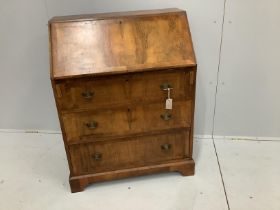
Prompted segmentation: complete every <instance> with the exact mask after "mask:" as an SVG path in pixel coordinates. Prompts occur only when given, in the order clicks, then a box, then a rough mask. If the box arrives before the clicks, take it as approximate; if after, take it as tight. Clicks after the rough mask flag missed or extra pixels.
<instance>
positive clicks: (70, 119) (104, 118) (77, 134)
mask: <svg viewBox="0 0 280 210" xmlns="http://www.w3.org/2000/svg"><path fill="white" fill-rule="evenodd" d="M62 120H63V124H64V129H65V132H66V137H67V140H68V141H70V142H71V141H79V140H80V139H81V138H86V137H87V136H95V137H102V136H104V137H106V136H117V135H125V134H127V133H128V132H129V124H128V115H127V109H114V110H103V111H88V112H81V113H70V114H63V115H62Z"/></svg>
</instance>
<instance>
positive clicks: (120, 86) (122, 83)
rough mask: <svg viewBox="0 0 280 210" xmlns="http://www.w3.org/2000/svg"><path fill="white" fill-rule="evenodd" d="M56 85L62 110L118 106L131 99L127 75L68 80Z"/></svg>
mask: <svg viewBox="0 0 280 210" xmlns="http://www.w3.org/2000/svg"><path fill="white" fill-rule="evenodd" d="M55 87H56V92H57V102H58V105H59V107H60V108H61V109H62V110H71V109H92V108H98V107H104V106H106V105H111V106H116V105H118V104H124V103H126V102H127V101H128V99H129V98H128V97H129V95H128V80H127V77H125V76H116V77H109V78H81V79H74V80H67V81H62V82H61V83H58V84H56V85H55Z"/></svg>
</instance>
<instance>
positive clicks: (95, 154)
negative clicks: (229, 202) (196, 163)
mask: <svg viewBox="0 0 280 210" xmlns="http://www.w3.org/2000/svg"><path fill="white" fill-rule="evenodd" d="M69 152H70V157H71V161H72V166H73V173H74V174H75V175H81V174H87V173H97V172H103V171H110V170H117V169H125V168H133V167H139V166H144V165H151V164H153V163H160V162H164V161H171V160H175V159H181V158H184V157H189V155H190V154H189V132H188V131H181V132H177V133H169V134H164V135H163V134H161V135H154V136H142V137H137V138H134V139H127V140H123V141H117V142H109V143H108V142H103V143H87V144H78V145H72V146H70V147H69Z"/></svg>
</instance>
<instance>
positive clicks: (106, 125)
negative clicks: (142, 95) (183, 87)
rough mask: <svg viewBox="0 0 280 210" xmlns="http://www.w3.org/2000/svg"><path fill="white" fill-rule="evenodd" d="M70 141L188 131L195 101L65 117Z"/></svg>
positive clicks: (71, 114)
mask: <svg viewBox="0 0 280 210" xmlns="http://www.w3.org/2000/svg"><path fill="white" fill-rule="evenodd" d="M62 119H63V124H64V128H65V131H66V136H67V140H68V141H69V142H74V141H81V140H87V139H88V138H91V137H95V139H100V138H106V137H107V138H108V137H114V136H121V135H129V134H135V133H143V132H153V131H161V130H167V129H172V128H182V127H185V128H188V127H190V124H191V101H190V100H188V101H181V102H175V103H174V104H173V109H172V110H166V109H165V106H164V103H156V104H150V105H142V106H135V107H131V108H122V109H111V110H101V111H87V112H79V113H68V114H63V115H62Z"/></svg>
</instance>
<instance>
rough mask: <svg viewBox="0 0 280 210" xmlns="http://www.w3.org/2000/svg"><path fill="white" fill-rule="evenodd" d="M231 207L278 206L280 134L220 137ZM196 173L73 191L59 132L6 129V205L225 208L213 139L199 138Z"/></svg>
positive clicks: (0, 208) (22, 208)
mask: <svg viewBox="0 0 280 210" xmlns="http://www.w3.org/2000/svg"><path fill="white" fill-rule="evenodd" d="M215 143H216V148H217V152H218V157H219V160H220V164H221V169H222V174H223V179H224V182H225V187H226V192H227V197H228V200H229V205H230V209H231V210H280V141H278V142H277V141H274V142H271V141H262V142H258V141H230V140H216V141H215ZM194 159H195V162H196V174H195V176H191V177H183V176H181V175H179V174H177V173H165V174H158V175H151V176H144V177H137V178H130V179H124V180H120V181H110V182H105V183H99V184H93V185H91V186H90V187H88V188H86V190H85V191H84V192H82V193H75V194H71V193H70V189H69V185H68V173H69V171H68V168H67V163H66V157H65V152H64V148H63V145H62V140H61V136H60V135H56V134H23V133H0V210H64V209H65V210H72V209H73V210H138V209H139V210H227V209H228V207H227V203H226V197H225V193H224V188H223V184H222V179H221V175H220V172H219V167H218V163H217V159H216V154H215V150H214V146H213V143H212V140H211V139H208V140H207V139H204V140H195V144H194Z"/></svg>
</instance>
